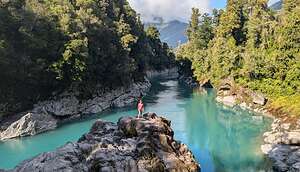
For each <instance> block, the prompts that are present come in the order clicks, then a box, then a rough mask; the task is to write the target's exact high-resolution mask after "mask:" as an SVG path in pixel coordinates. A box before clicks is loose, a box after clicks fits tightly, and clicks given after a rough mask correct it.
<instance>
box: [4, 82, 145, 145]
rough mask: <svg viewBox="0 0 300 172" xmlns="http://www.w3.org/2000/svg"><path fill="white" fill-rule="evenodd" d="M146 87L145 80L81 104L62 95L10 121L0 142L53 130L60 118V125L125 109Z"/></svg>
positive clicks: (65, 94) (73, 97)
mask: <svg viewBox="0 0 300 172" xmlns="http://www.w3.org/2000/svg"><path fill="white" fill-rule="evenodd" d="M150 87H151V83H150V81H149V80H148V79H147V78H145V82H141V83H134V84H132V85H131V86H130V87H128V88H118V89H115V90H112V91H111V92H107V93H104V94H99V95H95V96H94V98H92V99H89V100H85V101H79V100H78V99H77V98H76V96H75V94H76V93H74V94H73V93H71V94H69V93H63V94H62V95H61V96H59V97H60V98H57V99H55V100H48V101H44V102H40V103H38V104H36V105H35V107H34V109H33V110H31V112H30V113H28V114H26V115H25V116H22V117H21V118H20V119H18V120H16V121H15V120H14V121H11V122H10V123H9V124H8V127H7V128H4V129H1V130H3V131H2V132H1V130H0V132H1V133H0V140H5V139H10V138H14V137H22V136H31V135H35V134H38V133H41V132H45V131H48V130H53V129H55V128H56V127H57V124H58V122H60V121H61V120H60V119H61V118H63V120H64V121H67V120H74V119H76V118H79V117H80V116H81V114H83V115H85V114H96V113H100V112H102V111H103V110H106V109H108V108H110V107H123V106H128V105H130V104H132V103H133V102H134V101H136V99H137V97H139V96H140V94H144V95H145V94H146V93H147V92H148V91H149V89H150ZM53 116H54V117H53ZM55 117H56V118H55Z"/></svg>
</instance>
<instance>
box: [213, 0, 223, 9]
mask: <svg viewBox="0 0 300 172" xmlns="http://www.w3.org/2000/svg"><path fill="white" fill-rule="evenodd" d="M210 6H211V7H212V8H218V9H220V8H224V7H225V6H226V0H211V2H210Z"/></svg>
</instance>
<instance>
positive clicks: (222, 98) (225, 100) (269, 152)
mask: <svg viewBox="0 0 300 172" xmlns="http://www.w3.org/2000/svg"><path fill="white" fill-rule="evenodd" d="M216 101H217V102H219V103H222V104H224V105H226V106H229V107H235V106H238V107H240V108H242V109H245V110H250V111H253V112H256V113H260V114H262V115H265V116H268V117H271V118H273V119H274V120H273V123H272V126H271V131H268V132H265V133H264V135H263V137H264V143H263V145H262V146H261V150H262V152H263V153H264V154H265V155H266V156H267V157H268V158H269V159H271V161H272V162H273V169H274V170H275V171H300V119H299V118H297V117H294V116H289V115H286V114H281V112H279V111H277V110H274V109H272V108H271V107H270V105H269V103H268V99H267V98H266V97H265V96H264V95H263V94H260V93H256V92H254V91H252V90H249V89H246V88H243V87H240V86H238V85H237V84H235V83H234V82H233V81H232V80H224V81H222V82H221V84H220V86H219V87H218V93H217V97H216Z"/></svg>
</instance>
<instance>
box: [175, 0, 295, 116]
mask: <svg viewBox="0 0 300 172" xmlns="http://www.w3.org/2000/svg"><path fill="white" fill-rule="evenodd" d="M267 2H268V1H267V0H250V1H249V0H248V1H234V0H228V2H227V7H226V9H225V10H224V11H222V10H221V11H218V10H214V12H213V15H208V14H199V10H196V9H193V14H192V16H191V22H190V23H191V24H190V26H189V28H188V30H187V34H188V35H189V42H188V43H187V44H185V45H183V46H181V47H180V48H179V49H178V51H177V59H185V60H187V59H188V60H190V61H191V62H192V70H193V73H194V76H195V78H196V79H197V80H199V81H202V80H206V79H210V80H212V81H213V83H214V84H216V85H218V83H219V82H220V81H221V80H223V79H226V78H233V79H234V80H235V81H236V83H238V84H240V85H242V86H244V87H248V88H250V89H252V90H256V91H260V92H263V93H265V94H266V95H268V96H269V97H270V98H271V100H272V102H273V104H272V105H273V106H274V107H276V108H281V109H283V111H284V112H286V113H291V114H297V115H300V108H299V107H300V104H299V102H300V68H299V66H300V65H299V63H300V29H299V28H300V25H299V22H300V1H297V0H286V1H284V3H283V9H282V10H281V11H279V12H274V11H272V10H270V9H269V8H268V6H267ZM191 30H193V31H194V32H191ZM191 35H193V36H191ZM288 102H291V103H288ZM293 102H294V103H293Z"/></svg>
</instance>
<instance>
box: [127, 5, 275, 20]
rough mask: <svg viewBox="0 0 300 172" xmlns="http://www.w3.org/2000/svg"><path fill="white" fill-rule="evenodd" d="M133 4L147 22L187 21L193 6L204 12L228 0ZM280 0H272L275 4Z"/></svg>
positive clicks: (223, 6)
mask: <svg viewBox="0 0 300 172" xmlns="http://www.w3.org/2000/svg"><path fill="white" fill-rule="evenodd" d="M128 1H129V3H130V4H131V6H132V7H133V8H134V9H135V10H136V11H137V12H138V13H139V14H141V16H142V20H143V21H145V22H149V21H153V18H154V17H163V18H164V20H165V21H170V20H181V21H185V22H187V21H188V20H189V18H190V15H191V9H192V7H196V8H199V9H200V11H201V12H202V13H205V12H211V10H212V9H213V8H217V9H220V8H225V6H226V1H227V0H128ZM276 1H278V0H270V2H269V4H273V3H275V2H276Z"/></svg>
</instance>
